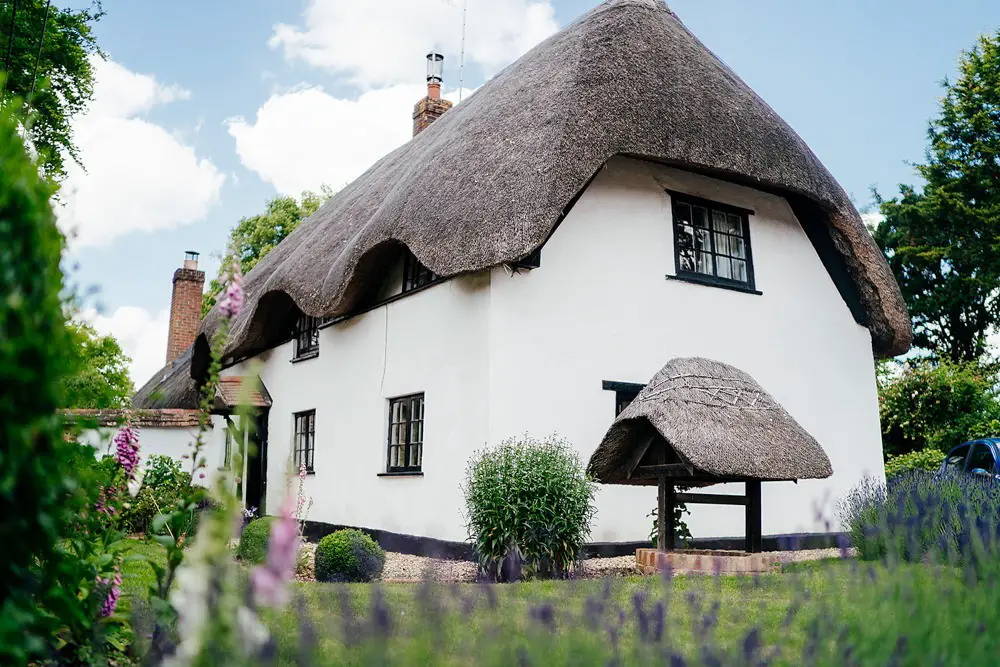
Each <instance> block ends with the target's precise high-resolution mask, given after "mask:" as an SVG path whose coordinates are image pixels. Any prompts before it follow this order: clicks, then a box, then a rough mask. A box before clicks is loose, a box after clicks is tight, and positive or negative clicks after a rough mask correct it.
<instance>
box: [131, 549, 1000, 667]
mask: <svg viewBox="0 0 1000 667" xmlns="http://www.w3.org/2000/svg"><path fill="white" fill-rule="evenodd" d="M130 551H131V552H132V553H140V554H143V555H144V556H145V557H146V558H150V559H155V560H159V561H160V562H162V560H163V550H162V548H161V547H160V546H159V545H156V544H152V543H145V542H136V543H134V544H133V545H131V548H130ZM958 575H959V570H957V569H955V568H931V567H927V566H922V565H916V564H906V565H902V566H899V567H896V568H893V569H888V568H886V567H885V566H882V565H877V566H872V565H868V564H865V563H857V562H855V561H842V560H838V559H832V560H827V561H818V562H812V563H801V564H794V565H791V564H790V565H788V566H786V567H785V571H783V572H782V573H780V574H769V575H764V576H760V577H755V578H752V577H728V576H723V577H697V576H687V577H675V578H674V579H673V580H672V581H671V582H670V583H669V584H668V583H667V582H665V581H664V580H663V579H662V578H660V577H633V578H621V579H613V580H608V581H596V580H583V581H536V582H526V583H519V584H507V585H496V586H490V587H488V588H487V587H484V586H479V585H476V584H457V585H447V584H426V585H423V584H385V585H371V584H320V583H307V584H293V585H292V594H293V602H292V604H290V605H288V606H287V607H285V608H284V609H281V610H264V611H263V612H262V617H263V620H264V622H265V624H266V625H267V626H268V627H269V628H270V630H271V633H272V635H273V637H274V638H275V640H276V643H277V648H278V663H279V664H315V665H371V664H392V665H426V664H435V665H438V664H441V665H473V664H474V665H509V664H518V662H519V660H520V652H522V651H523V652H525V654H526V656H527V664H533V665H537V664H545V665H605V664H608V663H609V662H611V661H613V659H614V658H616V657H617V659H618V661H619V662H618V664H624V665H632V664H663V663H664V662H666V663H667V664H669V653H668V654H667V655H666V656H665V655H664V654H663V651H665V650H666V649H665V648H664V647H666V646H669V651H670V652H674V653H678V654H681V655H683V656H685V658H686V659H687V660H688V662H687V663H682V664H701V663H700V662H698V661H697V659H698V658H699V656H700V655H702V651H703V650H704V649H705V647H708V648H709V650H712V651H715V652H716V655H718V656H720V657H721V662H720V663H719V664H727V665H728V664H743V663H742V662H741V660H742V658H741V656H742V650H743V644H744V641H745V639H746V637H747V636H748V633H750V632H751V631H752V630H753V629H754V628H757V629H758V632H759V645H760V646H761V647H762V649H761V650H762V651H763V654H767V655H772V657H773V658H774V660H773V663H772V664H787V665H796V664H801V663H802V656H803V653H804V651H805V650H806V649H807V646H808V645H810V641H811V639H810V638H811V637H812V636H813V635H818V636H819V637H820V638H821V639H820V641H819V642H818V643H816V646H815V647H814V649H815V651H816V655H817V656H818V658H817V661H816V663H815V664H819V665H840V664H846V663H848V662H850V661H849V660H846V659H845V658H844V656H843V651H844V650H845V648H844V647H848V648H849V649H850V651H851V656H852V657H856V658H858V660H859V661H858V663H857V664H864V665H867V664H878V665H883V664H889V663H891V661H892V656H893V651H894V650H895V648H896V645H897V642H898V638H899V636H900V633H902V634H903V635H905V636H907V637H908V639H907V641H908V642H909V649H908V650H909V653H907V655H906V657H907V659H904V660H902V661H901V662H900V663H899V664H901V665H920V664H942V665H952V664H954V665H958V664H977V663H976V659H980V657H981V656H988V655H994V654H995V653H996V652H997V651H998V650H1000V646H997V645H996V641H994V640H993V639H992V635H993V634H995V633H986V634H985V635H984V634H982V633H979V634H976V635H975V637H971V638H970V635H971V634H972V633H975V632H976V627H977V625H981V621H980V619H982V618H992V617H993V616H995V614H996V611H995V607H996V606H997V605H996V596H995V594H994V593H991V592H990V591H992V590H993V589H987V588H985V587H982V588H973V589H969V588H967V587H966V586H965V584H963V583H962V581H961V578H960V577H959V576H958ZM123 580H124V581H123V586H124V597H125V598H126V599H135V596H141V595H145V594H146V591H147V589H148V585H149V583H150V582H151V581H152V572H151V570H150V569H149V567H148V565H146V564H145V563H143V562H141V561H130V562H128V563H127V564H126V567H125V571H124V577H123ZM606 586H607V587H608V588H607V589H606V588H605V587H606ZM490 592H491V593H492V594H493V596H494V598H495V599H494V600H493V601H492V602H491V600H490V596H489V593H490ZM637 594H638V596H639V598H640V599H641V600H642V607H643V608H644V611H645V613H646V614H648V615H649V616H650V617H654V618H655V612H654V604H655V603H656V602H660V603H662V604H664V606H665V608H666V610H667V611H666V622H665V624H664V625H665V628H664V636H665V638H664V641H662V642H655V643H653V642H648V641H645V642H644V641H643V640H642V638H641V634H642V633H641V631H640V627H641V625H642V624H641V623H640V622H639V617H640V614H638V613H637V611H636V596H637ZM379 596H381V597H382V599H383V600H384V604H383V605H382V607H383V609H385V614H384V618H386V619H387V621H386V622H385V623H380V622H378V621H377V614H375V613H373V609H374V608H375V606H376V600H377V599H378V597H379ZM588 599H589V601H590V604H591V605H593V603H594V602H595V601H601V602H602V604H603V609H602V610H601V612H600V613H599V614H597V615H596V616H594V617H593V618H595V619H596V620H594V621H593V622H591V621H590V620H588V619H589V618H591V616H589V615H588V613H587V607H588ZM546 605H550V609H551V612H552V622H553V625H551V626H549V625H546V623H545V622H543V621H541V620H538V618H537V611H538V610H539V609H543V608H545V606H546ZM716 605H717V608H718V611H717V612H714V611H713V608H714V607H715V606H716ZM345 610H346V612H345ZM533 610H534V611H535V612H536V615H535V616H534V617H533ZM790 610H791V612H792V613H791V614H790V613H789V612H790ZM991 610H992V611H991ZM713 618H714V621H713V620H712V619H713ZM706 620H708V621H711V622H708V623H707V624H706ZM386 626H387V629H386ZM942 632H944V633H945V634H944V635H942ZM304 633H305V634H309V633H311V634H312V635H313V636H314V637H315V650H316V653H315V654H314V655H310V656H309V657H308V658H306V659H304V660H303V661H301V662H296V661H295V660H296V657H297V656H298V655H299V653H300V650H301V646H302V644H303V642H302V637H303V635H304ZM963 638H964V639H963ZM972 639H974V640H975V641H972ZM991 642H992V643H991ZM775 651H779V652H778V653H777V654H776V656H775V655H773V654H774V652H775ZM692 658H695V659H696V660H695V661H694V662H692V661H691V659H692ZM927 661H929V662H927ZM938 661H939V662H938Z"/></svg>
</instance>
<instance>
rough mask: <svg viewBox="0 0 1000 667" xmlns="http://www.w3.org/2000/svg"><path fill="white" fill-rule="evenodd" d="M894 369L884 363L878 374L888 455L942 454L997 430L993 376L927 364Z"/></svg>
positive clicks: (998, 406)
mask: <svg viewBox="0 0 1000 667" xmlns="http://www.w3.org/2000/svg"><path fill="white" fill-rule="evenodd" d="M887 364H891V365H887ZM895 368H897V367H896V366H895V364H894V362H885V363H883V364H881V365H880V366H879V374H878V381H879V416H880V418H881V421H882V442H883V448H884V449H885V451H886V453H888V454H891V455H894V456H898V455H900V454H906V453H908V452H914V451H921V450H925V449H937V450H940V451H942V452H946V451H948V450H950V449H951V448H952V447H955V446H957V445H960V444H962V443H963V442H965V441H967V440H972V439H975V438H983V437H988V436H991V435H994V431H995V430H996V429H997V428H1000V422H998V420H1000V401H998V400H997V392H996V386H997V378H996V373H995V372H993V371H991V370H989V369H987V368H985V367H983V366H980V365H979V364H976V363H955V362H950V361H946V360H941V361H931V360H927V359H921V360H917V361H912V362H909V363H907V364H905V365H903V366H902V367H898V371H897V372H892V371H893V369H895Z"/></svg>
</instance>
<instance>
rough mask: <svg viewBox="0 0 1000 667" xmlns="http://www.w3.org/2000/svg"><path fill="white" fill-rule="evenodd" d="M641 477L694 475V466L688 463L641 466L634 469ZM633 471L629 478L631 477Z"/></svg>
mask: <svg viewBox="0 0 1000 667" xmlns="http://www.w3.org/2000/svg"><path fill="white" fill-rule="evenodd" d="M633 472H634V473H635V474H636V476H639V477H693V476H694V468H693V467H692V466H689V465H688V464H686V463H660V464H657V465H651V466H639V467H638V468H636V469H635V470H634V471H633ZM631 477H632V475H631V473H630V474H629V478H631Z"/></svg>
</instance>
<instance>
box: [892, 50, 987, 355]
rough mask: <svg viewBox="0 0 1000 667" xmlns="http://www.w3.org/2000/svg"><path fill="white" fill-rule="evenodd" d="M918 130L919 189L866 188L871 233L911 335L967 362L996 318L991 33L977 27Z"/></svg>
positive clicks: (979, 348)
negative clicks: (925, 142)
mask: <svg viewBox="0 0 1000 667" xmlns="http://www.w3.org/2000/svg"><path fill="white" fill-rule="evenodd" d="M944 88H945V96H944V98H943V99H942V101H941V111H940V114H939V115H938V117H937V118H936V119H935V120H934V121H932V122H931V124H930V128H929V130H928V139H929V142H930V145H929V147H928V149H927V162H926V164H922V165H918V166H917V173H918V174H919V175H920V176H921V177H923V179H924V181H925V184H924V187H923V188H922V190H918V189H917V188H915V187H913V186H910V185H902V186H900V193H899V196H898V197H896V198H893V199H882V198H881V197H879V195H878V193H877V192H876V193H875V197H876V201H877V202H878V204H879V205H880V207H881V211H882V213H883V215H885V220H884V221H883V222H882V223H881V224H880V225H879V226H878V228H877V229H876V230H875V234H874V237H875V241H876V242H877V243H878V244H879V246H880V247H881V248H882V250H883V252H884V253H885V256H886V259H887V260H888V262H889V266H890V267H891V268H892V271H893V273H894V274H895V276H896V280H897V281H898V282H899V286H900V288H901V289H902V291H903V298H904V299H905V300H906V305H907V306H908V307H909V309H910V315H911V316H912V318H913V328H914V344H915V345H916V346H918V347H922V348H925V349H928V350H930V351H932V352H933V353H934V354H935V355H937V356H941V357H946V358H949V359H951V360H953V361H973V360H976V359H979V358H981V357H982V356H983V355H984V354H985V352H986V350H987V345H986V336H987V334H989V333H990V332H991V331H993V330H995V329H996V327H997V324H998V323H1000V33H997V34H996V35H993V36H984V37H981V38H980V39H979V42H978V43H977V45H976V46H975V47H973V48H972V49H971V50H970V51H968V52H966V53H964V54H963V55H962V58H961V60H960V63H959V76H958V79H957V80H956V81H955V82H954V83H949V82H948V81H945V82H944Z"/></svg>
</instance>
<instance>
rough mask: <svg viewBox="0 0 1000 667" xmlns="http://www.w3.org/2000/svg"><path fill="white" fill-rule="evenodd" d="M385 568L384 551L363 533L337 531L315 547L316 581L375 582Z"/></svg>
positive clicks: (350, 529)
mask: <svg viewBox="0 0 1000 667" xmlns="http://www.w3.org/2000/svg"><path fill="white" fill-rule="evenodd" d="M384 566H385V552H384V551H382V547H380V546H379V545H378V543H377V542H376V541H375V540H373V539H372V538H371V537H369V536H368V535H367V534H366V533H363V532H361V531H360V530H354V529H353V528H346V529H344V530H338V531H336V532H333V533H330V534H329V535H327V536H326V537H324V538H323V539H321V540H320V541H319V544H317V545H316V565H315V567H316V581H372V580H373V579H375V578H377V577H379V576H381V575H382V568H383V567H384Z"/></svg>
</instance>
